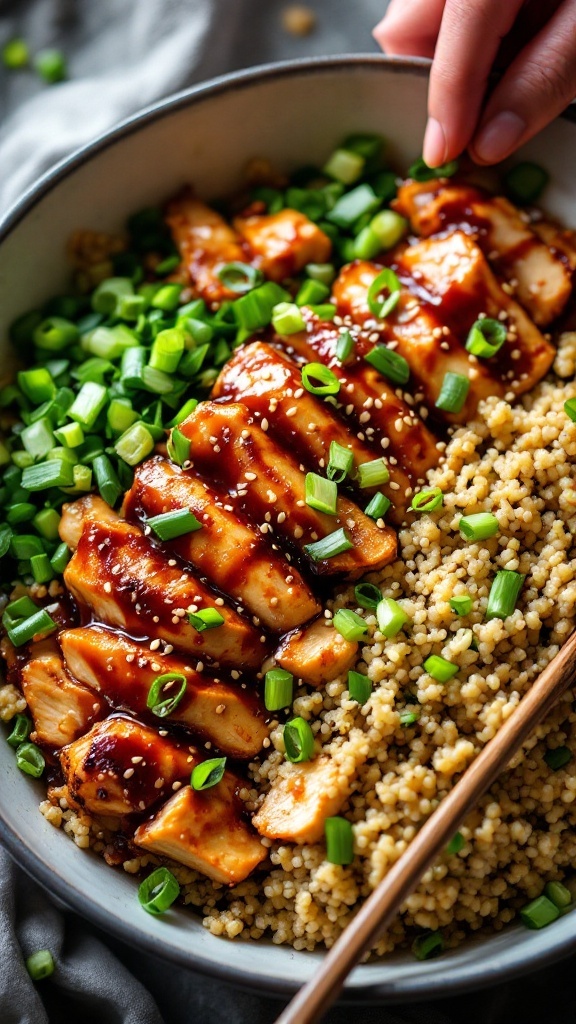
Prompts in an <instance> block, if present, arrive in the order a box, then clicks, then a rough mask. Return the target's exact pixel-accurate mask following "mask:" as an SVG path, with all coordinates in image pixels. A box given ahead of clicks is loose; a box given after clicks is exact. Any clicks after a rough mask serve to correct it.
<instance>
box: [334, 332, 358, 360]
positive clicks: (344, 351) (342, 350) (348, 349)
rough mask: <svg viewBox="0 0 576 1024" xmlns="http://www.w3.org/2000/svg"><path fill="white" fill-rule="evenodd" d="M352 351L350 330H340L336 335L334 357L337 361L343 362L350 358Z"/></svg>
mask: <svg viewBox="0 0 576 1024" xmlns="http://www.w3.org/2000/svg"><path fill="white" fill-rule="evenodd" d="M353 351H354V338H353V337H352V335H351V334H350V331H342V333H341V334H339V335H338V341H337V342H336V359H337V360H338V362H339V363H341V364H343V363H345V362H346V360H347V359H349V358H350V356H351V355H352V353H353Z"/></svg>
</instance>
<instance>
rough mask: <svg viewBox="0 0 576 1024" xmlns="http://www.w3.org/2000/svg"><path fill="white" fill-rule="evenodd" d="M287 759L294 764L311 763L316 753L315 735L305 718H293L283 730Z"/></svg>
mask: <svg viewBox="0 0 576 1024" xmlns="http://www.w3.org/2000/svg"><path fill="white" fill-rule="evenodd" d="M283 736H284V747H285V749H286V758H287V760H288V761H291V762H292V764H300V763H301V762H302V761H309V760H310V758H311V757H312V754H313V752H314V733H313V732H312V729H311V728H310V726H309V724H308V722H307V721H306V720H305V719H304V718H291V719H290V721H289V722H286V725H285V726H284V730H283Z"/></svg>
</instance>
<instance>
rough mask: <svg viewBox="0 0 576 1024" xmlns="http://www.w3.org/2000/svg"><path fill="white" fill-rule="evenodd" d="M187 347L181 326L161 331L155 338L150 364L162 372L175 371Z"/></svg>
mask: <svg viewBox="0 0 576 1024" xmlns="http://www.w3.org/2000/svg"><path fill="white" fill-rule="evenodd" d="M185 347H186V336H185V334H184V331H182V330H180V328H179V327H171V328H170V329H169V330H166V331H160V333H159V334H157V335H156V338H155V339H154V344H153V345H152V351H151V352H150V362H149V364H148V365H149V366H151V367H152V369H153V370H161V371H162V373H174V372H175V371H176V368H177V366H178V363H179V362H180V360H181V358H182V355H183V353H184V349H185Z"/></svg>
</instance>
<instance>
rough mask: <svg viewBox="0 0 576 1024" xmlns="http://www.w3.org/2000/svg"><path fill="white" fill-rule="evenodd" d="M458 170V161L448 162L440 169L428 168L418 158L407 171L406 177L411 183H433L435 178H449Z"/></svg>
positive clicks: (421, 159) (423, 161) (424, 162)
mask: <svg viewBox="0 0 576 1024" xmlns="http://www.w3.org/2000/svg"><path fill="white" fill-rule="evenodd" d="M457 170H458V161H457V160H450V162H449V163H447V164H442V165H441V166H440V167H429V166H428V164H427V163H426V161H425V160H423V158H422V157H418V159H417V160H415V161H414V163H413V164H412V166H411V167H410V168H409V170H408V177H409V178H412V180H413V181H433V180H434V179H435V178H451V177H452V176H453V175H454V174H456V171H457Z"/></svg>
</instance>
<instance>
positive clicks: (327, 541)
mask: <svg viewBox="0 0 576 1024" xmlns="http://www.w3.org/2000/svg"><path fill="white" fill-rule="evenodd" d="M353 547H354V545H353V543H352V541H351V540H350V538H349V537H348V535H347V533H346V530H345V529H344V527H340V529H339V530H334V532H333V533H329V534H327V536H326V537H322V538H321V539H320V540H316V541H314V542H313V543H312V544H305V545H304V551H305V553H306V554H307V555H308V557H309V558H311V559H312V561H313V562H322V561H324V560H325V559H327V558H334V557H335V556H336V555H341V554H343V552H344V551H350V549H351V548H353Z"/></svg>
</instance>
